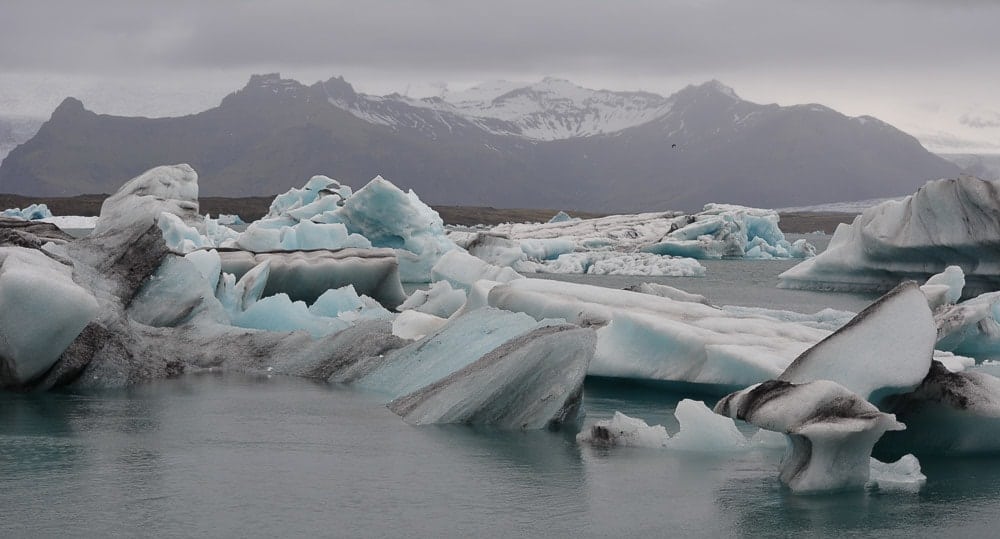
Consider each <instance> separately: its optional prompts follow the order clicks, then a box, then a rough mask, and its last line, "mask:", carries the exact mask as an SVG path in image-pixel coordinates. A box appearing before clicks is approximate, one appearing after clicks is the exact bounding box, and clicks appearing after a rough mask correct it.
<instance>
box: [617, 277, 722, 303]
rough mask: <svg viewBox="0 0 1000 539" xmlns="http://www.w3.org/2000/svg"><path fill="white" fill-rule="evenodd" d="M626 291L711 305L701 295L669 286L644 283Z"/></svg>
mask: <svg viewBox="0 0 1000 539" xmlns="http://www.w3.org/2000/svg"><path fill="white" fill-rule="evenodd" d="M625 290H630V291H632V292H640V293H642V294H650V295H653V296H660V297H661V298H669V299H672V300H674V301H689V302H691V303H701V304H702V305H709V306H710V305H711V303H709V302H708V300H707V299H705V296H702V295H700V294H691V293H689V292H685V291H683V290H681V289H680V288H674V287H672V286H667V285H665V284H657V283H642V284H637V285H633V286H630V287H628V288H626V289H625Z"/></svg>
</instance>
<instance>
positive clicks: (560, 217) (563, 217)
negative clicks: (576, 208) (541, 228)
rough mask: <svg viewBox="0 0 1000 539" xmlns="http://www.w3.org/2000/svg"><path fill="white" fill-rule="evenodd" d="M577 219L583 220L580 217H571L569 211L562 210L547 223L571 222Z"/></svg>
mask: <svg viewBox="0 0 1000 539" xmlns="http://www.w3.org/2000/svg"><path fill="white" fill-rule="evenodd" d="M575 221H581V219H580V218H579V217H570V216H569V214H568V213H566V212H564V211H560V212H559V213H557V214H555V215H553V216H552V218H551V219H549V220H548V221H547V223H569V222H575Z"/></svg>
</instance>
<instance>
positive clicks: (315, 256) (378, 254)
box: [219, 249, 406, 308]
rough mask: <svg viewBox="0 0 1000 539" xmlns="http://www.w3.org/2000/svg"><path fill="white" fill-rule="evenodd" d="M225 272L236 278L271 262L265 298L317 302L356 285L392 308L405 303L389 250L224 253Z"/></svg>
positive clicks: (391, 253) (359, 290)
mask: <svg viewBox="0 0 1000 539" xmlns="http://www.w3.org/2000/svg"><path fill="white" fill-rule="evenodd" d="M219 256H221V257H222V270H223V271H225V272H227V273H232V274H234V275H236V276H240V275H243V274H244V273H246V272H247V271H248V270H249V269H250V268H252V267H254V266H255V265H257V264H259V263H260V262H262V261H264V260H267V261H269V262H270V264H271V269H270V273H269V276H268V280H267V283H266V287H265V289H264V295H274V294H278V293H285V294H288V295H289V297H290V298H291V299H292V300H294V301H305V302H307V303H311V302H315V301H316V299H317V298H319V297H320V296H321V295H322V294H323V293H325V292H326V291H327V290H330V289H336V288H340V287H342V286H346V285H353V286H354V289H355V290H356V291H357V293H359V294H364V295H366V296H370V297H372V298H374V299H376V300H377V301H378V302H379V303H381V304H382V305H384V306H386V307H388V308H395V307H396V306H397V305H399V304H400V303H402V302H403V300H404V299H405V298H406V294H405V293H404V292H403V285H402V284H401V283H400V280H399V272H398V266H397V264H396V257H395V255H394V254H393V252H392V251H390V250H388V249H341V250H338V251H325V250H320V251H288V252H277V253H250V252H246V251H230V250H220V251H219Z"/></svg>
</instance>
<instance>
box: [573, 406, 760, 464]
mask: <svg viewBox="0 0 1000 539" xmlns="http://www.w3.org/2000/svg"><path fill="white" fill-rule="evenodd" d="M674 416H675V417H676V418H677V421H678V423H679V424H680V429H679V430H678V431H677V433H676V434H674V435H673V436H671V435H669V434H667V430H666V429H665V428H664V427H663V426H662V425H654V426H649V425H648V424H646V422H645V421H643V420H641V419H638V418H633V417H629V416H627V415H625V414H623V413H621V412H615V415H614V417H612V418H611V419H606V420H601V421H598V422H596V423H595V424H593V425H591V426H590V428H588V429H584V430H583V431H581V432H580V433H579V434H578V435H577V436H576V440H577V441H578V442H583V443H589V444H591V445H595V446H599V447H607V446H627V447H649V448H667V449H674V450H678V451H698V452H728V451H740V450H744V449H746V448H747V447H748V444H749V441H748V440H747V438H746V436H743V433H741V432H740V431H739V429H737V428H736V424H735V423H733V420H732V419H730V418H728V417H722V416H720V415H718V414H715V413H713V412H712V410H710V409H709V408H708V407H707V406H705V403H704V402H701V401H695V400H691V399H683V400H681V401H680V402H678V403H677V408H676V409H675V410H674Z"/></svg>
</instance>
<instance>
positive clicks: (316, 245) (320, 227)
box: [236, 221, 372, 252]
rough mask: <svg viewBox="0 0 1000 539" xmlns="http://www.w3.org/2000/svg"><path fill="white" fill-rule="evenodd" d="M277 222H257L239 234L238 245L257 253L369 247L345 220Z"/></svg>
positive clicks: (366, 241) (365, 239) (368, 242)
mask: <svg viewBox="0 0 1000 539" xmlns="http://www.w3.org/2000/svg"><path fill="white" fill-rule="evenodd" d="M272 226H273V223H267V222H263V221H255V222H253V223H251V224H250V226H249V227H247V229H246V231H244V232H243V233H242V234H240V235H239V237H238V239H237V240H236V246H237V247H239V248H240V249H243V250H246V251H253V252H268V251H296V250H316V249H346V248H357V249H368V248H370V247H371V246H372V244H371V242H370V241H368V239H367V238H365V237H364V236H361V235H358V234H351V233H349V232H348V231H347V227H346V226H344V224H343V223H330V224H317V223H314V222H312V221H302V222H300V223H296V224H295V225H294V226H282V227H280V228H273V227H272Z"/></svg>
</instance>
